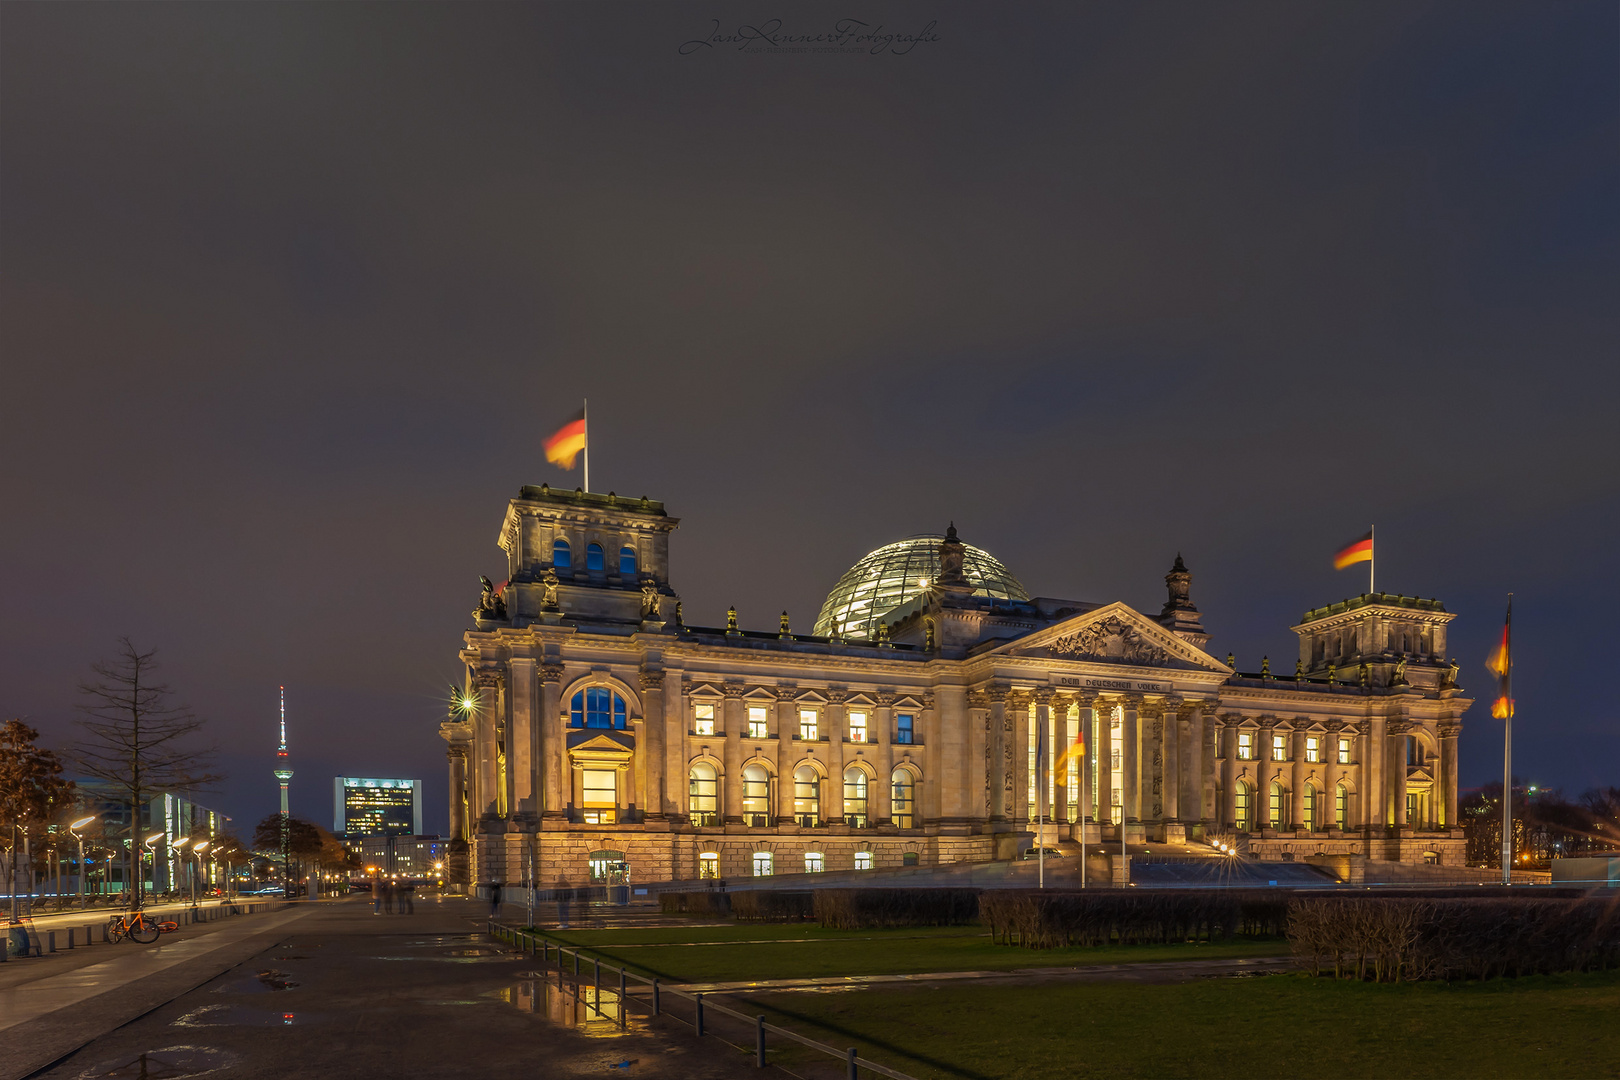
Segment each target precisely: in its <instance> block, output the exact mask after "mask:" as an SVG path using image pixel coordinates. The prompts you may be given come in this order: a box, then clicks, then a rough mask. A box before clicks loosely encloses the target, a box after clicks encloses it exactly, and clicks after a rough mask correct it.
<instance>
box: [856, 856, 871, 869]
mask: <svg viewBox="0 0 1620 1080" xmlns="http://www.w3.org/2000/svg"><path fill="white" fill-rule="evenodd" d="M855 869H857V870H870V869H872V853H871V852H870V851H857V852H856V853H855Z"/></svg>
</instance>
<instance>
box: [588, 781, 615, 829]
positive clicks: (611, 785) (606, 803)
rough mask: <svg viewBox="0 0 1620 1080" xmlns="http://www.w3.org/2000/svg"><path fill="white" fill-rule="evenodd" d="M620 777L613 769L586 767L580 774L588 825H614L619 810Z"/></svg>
mask: <svg viewBox="0 0 1620 1080" xmlns="http://www.w3.org/2000/svg"><path fill="white" fill-rule="evenodd" d="M618 778H619V774H618V773H617V772H616V771H615V770H613V769H585V770H582V772H581V776H580V786H581V792H580V803H581V805H582V807H583V809H584V817H585V823H586V824H587V825H612V824H613V823H614V821H615V820H616V817H617V814H616V811H617V810H618V796H619V792H618V783H617V781H618Z"/></svg>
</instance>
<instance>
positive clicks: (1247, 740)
mask: <svg viewBox="0 0 1620 1080" xmlns="http://www.w3.org/2000/svg"><path fill="white" fill-rule="evenodd" d="M1238 760H1239V761H1253V760H1254V733H1253V732H1250V731H1240V732H1238Z"/></svg>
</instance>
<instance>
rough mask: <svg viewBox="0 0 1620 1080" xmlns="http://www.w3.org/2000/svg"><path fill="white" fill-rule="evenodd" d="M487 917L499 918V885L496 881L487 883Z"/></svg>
mask: <svg viewBox="0 0 1620 1080" xmlns="http://www.w3.org/2000/svg"><path fill="white" fill-rule="evenodd" d="M489 917H490V918H492V919H498V918H500V917H501V883H500V882H498V881H492V882H490V883H489Z"/></svg>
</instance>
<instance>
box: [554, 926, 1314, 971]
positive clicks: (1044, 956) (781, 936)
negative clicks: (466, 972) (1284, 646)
mask: <svg viewBox="0 0 1620 1080" xmlns="http://www.w3.org/2000/svg"><path fill="white" fill-rule="evenodd" d="M545 934H546V936H547V937H548V938H550V939H551V940H552V941H553V942H558V941H561V942H563V943H565V944H567V945H570V946H573V945H579V946H583V947H585V948H587V949H590V950H592V951H593V952H596V953H599V954H600V955H601V956H602V957H603V960H604V962H611V963H612V964H614V965H619V964H623V965H624V966H625V967H627V968H629V969H631V970H632V971H639V972H641V973H642V974H644V975H651V976H656V977H658V978H660V979H664V980H667V981H671V982H728V981H734V980H742V979H792V978H821V977H826V976H832V975H902V974H917V973H920V972H929V971H1007V970H1010V969H1012V968H1027V967H1076V966H1080V965H1084V964H1118V963H1128V962H1131V961H1146V960H1210V959H1221V958H1226V957H1244V956H1284V955H1287V953H1288V943H1287V942H1286V941H1284V940H1282V939H1281V938H1273V939H1261V940H1255V939H1251V938H1239V939H1236V940H1233V941H1227V942H1216V943H1213V944H1200V945H1129V946H1111V947H1103V948H1095V949H1092V948H1075V949H1050V950H1041V949H1017V948H1012V947H1010V946H1006V945H995V944H993V943H992V942H991V940H990V938H989V936H988V934H987V932H986V931H985V930H984V928H983V927H979V926H951V927H937V928H911V929H903V930H823V929H822V928H821V927H819V926H815V925H813V924H805V923H790V924H787V925H782V924H772V923H740V924H735V925H725V926H690V927H660V928H657V929H651V928H649V929H635V930H574V931H556V930H548V931H545Z"/></svg>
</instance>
